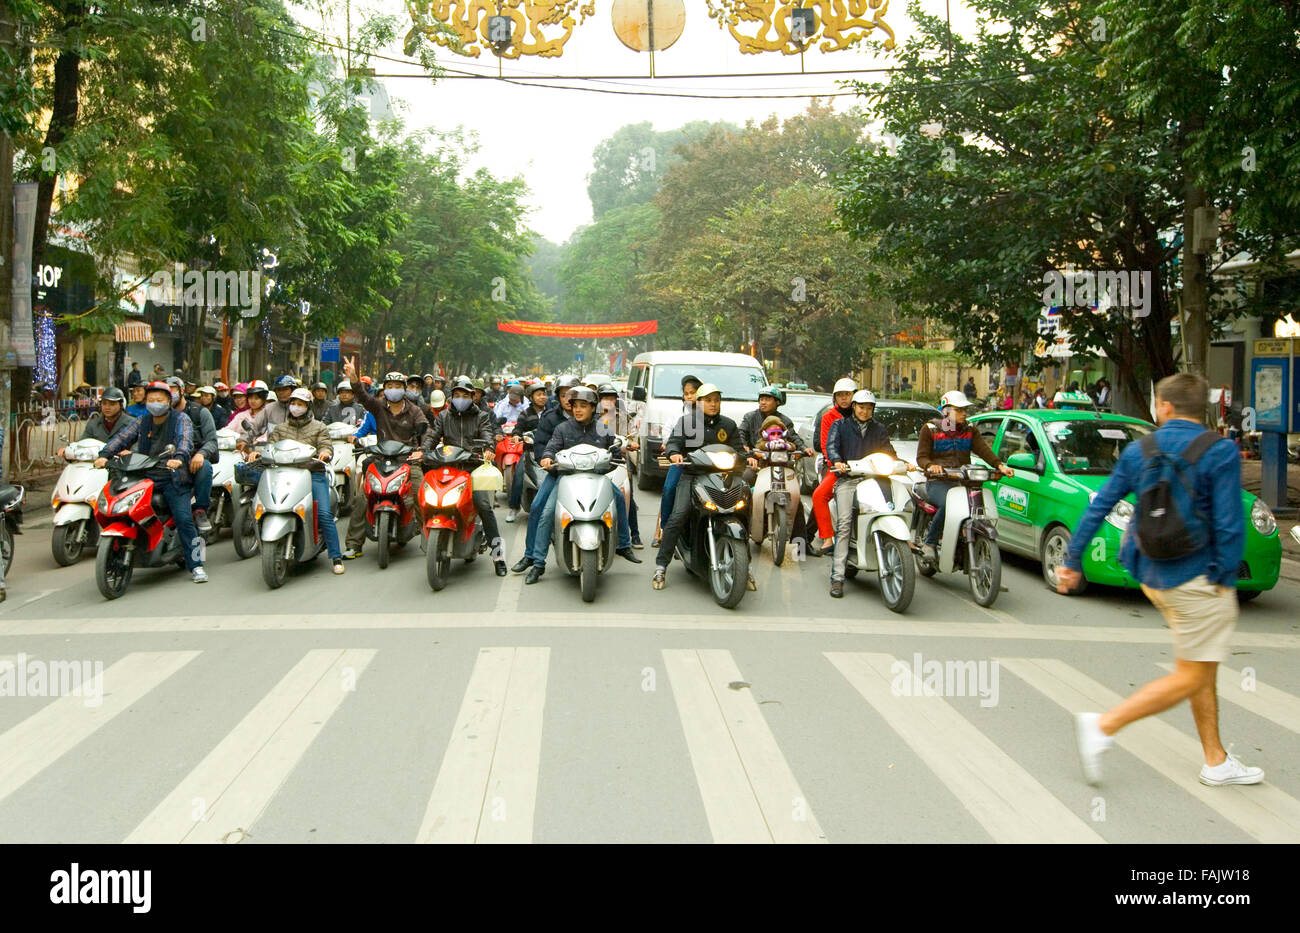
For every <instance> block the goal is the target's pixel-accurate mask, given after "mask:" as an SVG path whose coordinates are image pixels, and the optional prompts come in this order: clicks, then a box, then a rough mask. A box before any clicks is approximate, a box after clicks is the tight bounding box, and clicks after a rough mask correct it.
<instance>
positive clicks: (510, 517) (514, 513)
mask: <svg viewBox="0 0 1300 933" xmlns="http://www.w3.org/2000/svg"><path fill="white" fill-rule="evenodd" d="M518 517H519V510H518V509H511V510H510V511H509V512H507V513H506V521H508V522H513V521H514V520H515V519H516V518H518Z"/></svg>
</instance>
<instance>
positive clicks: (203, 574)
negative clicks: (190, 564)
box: [194, 567, 208, 583]
mask: <svg viewBox="0 0 1300 933" xmlns="http://www.w3.org/2000/svg"><path fill="white" fill-rule="evenodd" d="M194 582H195V583H207V582H208V572H207V571H206V570H204V569H203V568H202V567H195V568H194Z"/></svg>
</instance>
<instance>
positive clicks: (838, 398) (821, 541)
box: [808, 377, 858, 557]
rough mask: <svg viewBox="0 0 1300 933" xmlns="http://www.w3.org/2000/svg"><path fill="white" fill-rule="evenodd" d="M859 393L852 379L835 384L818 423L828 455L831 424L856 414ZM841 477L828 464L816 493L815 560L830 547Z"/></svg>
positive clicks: (819, 442) (818, 440)
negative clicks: (834, 498) (855, 400)
mask: <svg viewBox="0 0 1300 933" xmlns="http://www.w3.org/2000/svg"><path fill="white" fill-rule="evenodd" d="M857 391H858V384H857V383H856V382H854V381H853V380H852V379H849V378H847V377H846V378H843V379H840V380H838V381H836V383H835V388H834V389H833V390H832V391H831V399H832V401H833V402H834V404H833V405H832V406H831V407H830V408H828V409H826V410H825V411H824V412H823V413H822V415H821V417H820V418H819V419H818V421H817V437H816V439H815V443H816V445H817V449H818V450H819V451H821V453H822V454H823V455H824V454H825V453H826V439H827V437H828V436H829V435H830V431H831V425H832V424H834V423H835V422H836V421H838V420H839V419H841V418H847V417H849V416H850V415H852V414H853V394H854V393H855V392H857ZM838 479H839V477H838V476H836V475H835V473H834V472H833V471H832V470H831V469H830V466H829V464H826V473H825V475H824V476H822V481H821V482H820V483H818V484H817V488H816V489H814V490H813V495H812V502H813V509H812V510H813V518H815V519H816V520H817V535H818V537H817V539H816V540H814V541H813V542H812V543H810V544H809V545H808V553H809V554H811V555H813V556H814V557H820V556H821V555H823V554H825V553H826V551H827V549H828V548H829V547H830V544H831V536H832V535H833V534H834V529H832V527H831V496H833V495H835V484H836V480H838Z"/></svg>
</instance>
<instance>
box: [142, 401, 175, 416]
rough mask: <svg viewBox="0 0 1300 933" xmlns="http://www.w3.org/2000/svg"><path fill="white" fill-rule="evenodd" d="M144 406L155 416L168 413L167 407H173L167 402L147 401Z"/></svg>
mask: <svg viewBox="0 0 1300 933" xmlns="http://www.w3.org/2000/svg"><path fill="white" fill-rule="evenodd" d="M144 407H145V408H147V409H148V410H149V414H151V415H153V416H154V417H155V418H156V417H158V416H159V415H165V414H167V409H169V408H171V406H170V405H168V404H167V403H166V402H145V403H144Z"/></svg>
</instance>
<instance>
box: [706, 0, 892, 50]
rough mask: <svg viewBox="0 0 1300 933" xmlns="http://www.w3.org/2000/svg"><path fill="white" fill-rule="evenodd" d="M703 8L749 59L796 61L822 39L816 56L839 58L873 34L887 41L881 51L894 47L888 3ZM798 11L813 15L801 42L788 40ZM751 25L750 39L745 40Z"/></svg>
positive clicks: (718, 2) (817, 0) (722, 3)
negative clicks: (765, 56) (770, 55)
mask: <svg viewBox="0 0 1300 933" xmlns="http://www.w3.org/2000/svg"><path fill="white" fill-rule="evenodd" d="M708 5H709V18H710V19H716V20H717V21H718V26H719V28H722V27H725V28H726V29H727V30H728V31H729V32H730V33H731V35H732V37H733V38H734V39H735V40H736V42H737V43H739V45H740V51H742V52H744V53H747V54H750V55H756V54H758V53H759V52H781V53H783V54H785V55H797V54H799V53H800V52H802V51H804V50H805V49H806V48H807V47H808V46H809V45H810V44H812V43H813V42H814V41H816V39H817V37H818V35H820V36H821V39H822V42H821V44H820V45H819V46H818V48H819V49H820V50H821V51H823V52H839V51H842V50H844V49H847V48H848V47H849V46H851V45H853V44H854V43H855V42H858V41H859V40H861V39H862V38H863V37H865V36H866V35H868V34H869V33H871V32H872V31H873V30H876V29H879V30H881V31H882V32H883V33H885V35H886V36H887V37H888V38H886V39H885V43H884V45H885V49H886V50H889V49H893V48H894V44H895V42H894V30H893V29H891V28H890V27H889V24H888V23H886V22H885V13H886V12H888V10H889V0H708ZM801 7H802V8H812V9H813V10H815V13H816V20H815V25H814V28H813V29H812V30H811V31H809V32H807V34H806V35H804V36H803V37H802V38H803V41H802V42H801V41H800V37H799V36H794V37H792V36H791V26H790V21H791V13H792V11H793V10H795V9H797V8H801ZM868 15H870V19H868V18H867V17H868ZM755 24H757V28H756V29H754V31H753V33H752V34H750V35H746V34H745V33H746V32H748V31H749V30H750V29H751V28H752V27H753V26H754V25H755ZM742 29H744V30H745V32H742V31H741V30H742ZM773 34H775V35H773Z"/></svg>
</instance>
